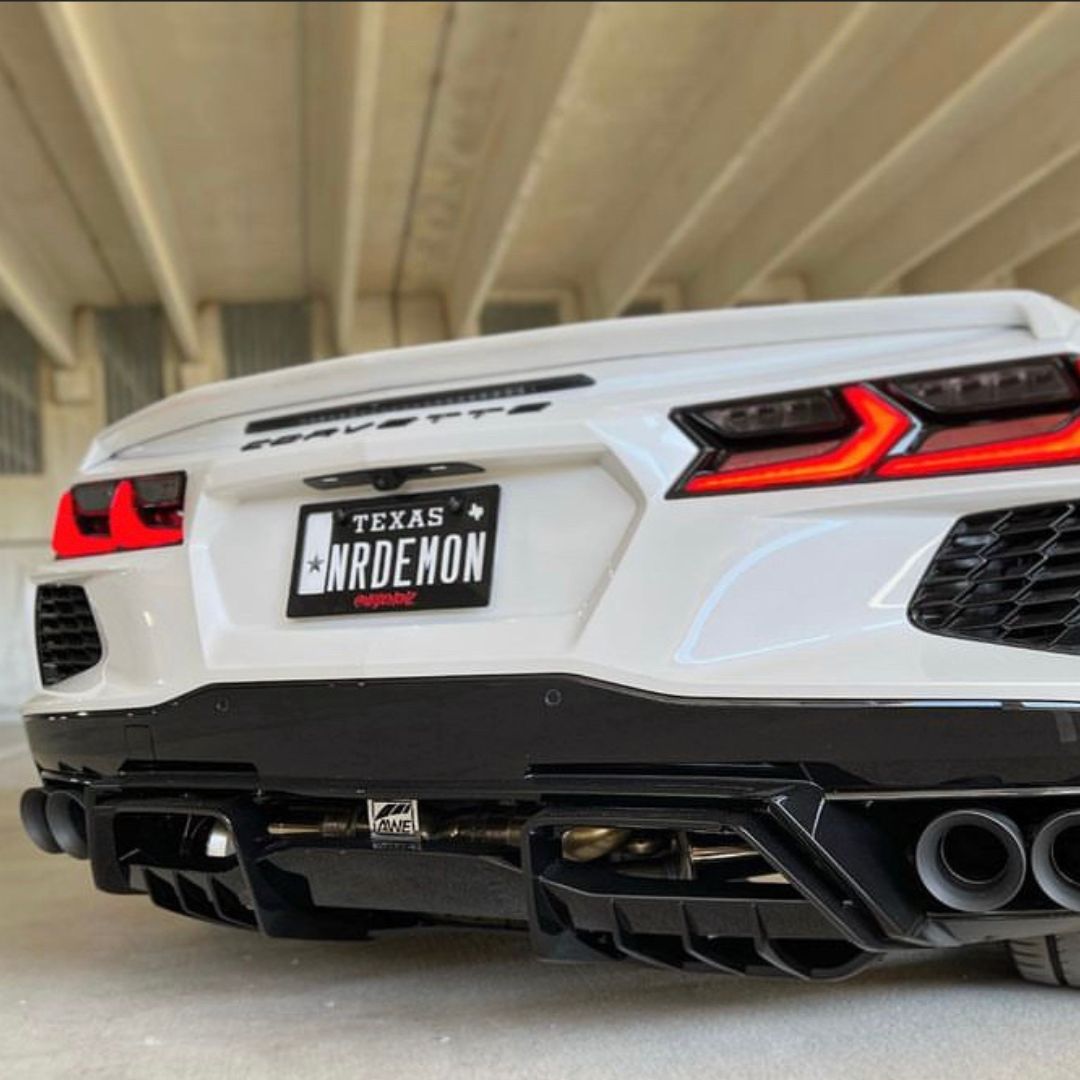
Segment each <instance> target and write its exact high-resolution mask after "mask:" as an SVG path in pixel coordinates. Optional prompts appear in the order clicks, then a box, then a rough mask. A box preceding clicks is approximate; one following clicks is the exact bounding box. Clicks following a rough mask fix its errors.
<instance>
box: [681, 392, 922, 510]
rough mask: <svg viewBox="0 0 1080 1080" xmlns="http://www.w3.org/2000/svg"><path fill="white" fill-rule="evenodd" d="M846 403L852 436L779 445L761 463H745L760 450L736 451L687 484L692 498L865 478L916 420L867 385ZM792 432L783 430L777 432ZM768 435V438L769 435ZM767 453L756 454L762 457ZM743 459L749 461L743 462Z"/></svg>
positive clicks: (847, 397) (849, 394)
mask: <svg viewBox="0 0 1080 1080" xmlns="http://www.w3.org/2000/svg"><path fill="white" fill-rule="evenodd" d="M842 396H843V400H844V403H845V404H846V405H847V407H848V408H849V409H850V410H851V414H852V425H851V431H850V434H846V435H841V436H840V437H837V438H834V440H833V441H832V445H829V446H828V447H827V448H821V446H820V440H821V436H820V435H816V436H814V443H813V444H811V446H809V447H808V446H807V443H806V441H805V438H804V439H802V440H800V441H799V442H795V443H789V444H788V445H787V446H784V447H781V446H777V447H775V448H774V450H775V451H779V452H780V456H779V457H773V458H772V459H771V460H769V461H759V463H758V464H749V463H745V464H743V460H744V459H746V458H748V457H754V456H755V452H754V451H750V452H746V451H743V452H742V453H740V452H739V451H737V450H736V451H733V452H732V453H730V454H729V455H728V457H726V458H725V459H724V460H723V461H721V462H719V463H718V465H717V467H716V468H715V469H714V470H712V471H710V472H704V473H699V474H698V475H697V476H692V477H690V478H689V480H687V482H686V486H685V491H686V493H687V494H688V495H705V494H710V493H715V492H720V491H760V490H761V489H763V488H774V487H792V486H795V485H801V484H834V483H836V482H838V481H841V480H854V479H857V478H858V477H860V476H863V475H864V474H865V473H866V472H867V471H868V470H869V469H870V468H871V467H872V466H873V465H874V464H876V463H877V462H878V461H880V460H881V459H882V458H883V457H884V456H885V454H886V453H887V452H888V451H889V449H890V448H891V447H893V446H895V445H896V442H897V440H898V439H900V437H901V436H903V435H904V434H905V432H907V430H908V429H909V428H910V427H911V421H910V420H909V419H908V418H907V416H905V415H904V413H903V412H902V411H901V410H900V409H898V408H897V407H896V406H895V405H892V404H890V403H889V402H888V401H886V400H885V399H884V398H882V397H879V396H878V395H877V394H876V393H874V391H872V390H869V389H867V388H866V387H864V386H848V387H845V388H844V390H843V391H842ZM782 433H783V434H788V433H787V432H781V431H778V432H777V434H778V435H780V434H782ZM762 437H764V438H768V436H767V435H766V434H765V433H762ZM761 453H762V452H761V451H760V450H759V451H757V452H756V454H757V456H758V457H759V458H760V455H761ZM741 459H743V460H741Z"/></svg>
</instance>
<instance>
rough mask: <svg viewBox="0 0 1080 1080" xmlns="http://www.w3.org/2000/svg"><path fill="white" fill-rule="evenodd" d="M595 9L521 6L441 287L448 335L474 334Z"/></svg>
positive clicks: (575, 0)
mask: <svg viewBox="0 0 1080 1080" xmlns="http://www.w3.org/2000/svg"><path fill="white" fill-rule="evenodd" d="M600 10H601V7H600V5H598V4H595V3H591V2H590V3H586V2H582V0H571V2H558V0H536V2H535V3H530V4H527V5H523V11H522V25H521V28H520V29H519V31H518V35H517V38H516V41H515V45H514V47H513V54H512V56H511V57H510V58H509V60H508V62H507V65H506V70H507V72H508V75H509V78H508V80H507V83H506V85H505V87H504V90H503V93H502V100H501V101H500V103H499V105H498V110H497V112H496V115H495V118H494V120H493V123H492V128H491V130H490V131H489V133H488V140H487V147H486V150H485V153H484V155H483V157H482V159H481V161H480V162H479V164H478V165H477V168H476V170H475V173H474V176H475V179H474V181H473V184H472V189H471V191H470V193H469V197H468V200H467V202H466V210H465V217H464V227H463V229H462V232H461V236H460V240H459V242H458V247H457V252H456V256H455V259H454V267H453V270H452V272H451V275H450V279H449V282H448V288H447V308H448V314H449V324H450V333H451V335H452V336H454V337H461V336H463V335H465V334H469V333H472V332H474V331H475V327H476V320H477V317H478V315H479V313H480V308H481V306H482V305H483V303H484V297H485V296H486V295H487V293H488V291H489V290H490V288H491V285H492V283H493V282H494V281H495V278H496V275H497V274H498V272H499V268H500V266H501V264H502V260H503V257H504V255H505V254H506V250H507V248H508V247H509V244H510V241H511V239H512V237H513V235H514V232H515V230H516V229H517V226H518V223H519V222H520V220H521V216H522V214H523V212H524V209H525V206H526V203H527V201H528V198H529V196H530V194H531V192H532V190H533V188H534V186H535V183H536V179H537V177H538V175H539V173H540V169H541V168H542V166H543V162H544V159H545V157H546V155H547V153H548V152H549V150H550V147H551V145H552V142H553V141H554V138H555V136H556V134H557V132H558V131H559V129H560V127H561V121H562V119H563V114H564V111H565V110H564V108H563V104H564V102H565V101H566V100H567V98H568V96H569V95H571V94H572V93H573V92H574V88H575V85H576V80H577V78H578V77H579V75H580V61H581V57H582V53H583V51H584V44H585V41H586V39H587V38H588V37H589V36H590V35H591V34H593V33H596V32H597V31H596V26H597V23H598V22H600V21H602V20H600V19H599V17H598V13H599V11H600Z"/></svg>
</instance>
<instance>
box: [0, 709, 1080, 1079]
mask: <svg viewBox="0 0 1080 1080" xmlns="http://www.w3.org/2000/svg"><path fill="white" fill-rule="evenodd" d="M20 739H21V732H19V730H18V728H17V727H14V726H8V725H0V867H2V868H3V869H2V871H0V1077H2V1078H3V1080H17V1078H23V1077H27V1078H30V1077H32V1078H33V1080H47V1078H52V1077H68V1076H71V1077H75V1076H77V1077H79V1078H81V1080H89V1078H92V1077H108V1078H109V1080H121V1078H124V1077H139V1078H140V1080H143V1078H147V1080H149V1078H152V1077H159V1076H160V1077H164V1076H183V1077H185V1080H189V1078H196V1077H213V1078H215V1080H221V1078H227V1077H253V1078H255V1077H258V1078H260V1080H262V1078H265V1077H270V1076H286V1077H289V1076H299V1077H303V1078H304V1080H316V1078H318V1077H324V1076H335V1077H336V1076H344V1075H352V1076H358V1077H368V1076H371V1077H378V1078H379V1080H394V1078H395V1077H424V1078H425V1080H428V1078H436V1077H451V1076H453V1077H469V1078H480V1077H488V1076H491V1077H499V1078H500V1080H512V1078H514V1077H526V1076H527V1077H552V1078H555V1077H558V1078H559V1080H573V1078H575V1077H589V1078H595V1077H609V1076H610V1077H618V1078H619V1080H625V1078H626V1077H628V1076H642V1075H663V1076H664V1077H665V1080H673V1078H676V1077H683V1076H686V1077H691V1076H692V1077H695V1078H700V1077H702V1076H721V1075H724V1076H726V1075H730V1076H737V1077H739V1078H740V1080H753V1078H756V1077H803V1076H805V1077H829V1078H831V1080H835V1078H842V1077H860V1078H862V1077H866V1076H868V1075H873V1076H875V1077H881V1078H889V1077H918V1078H919V1080H936V1078H938V1077H946V1076H965V1077H966V1076H975V1077H979V1078H981V1080H988V1078H994V1077H1010V1078H1014V1077H1024V1078H1025V1080H1029V1078H1034V1077H1057V1076H1061V1077H1064V1076H1066V1075H1070V1076H1071V1075H1075V1073H1076V1070H1077V1067H1078V1066H1080V1036H1078V1035H1077V1021H1076V1018H1077V1014H1078V1009H1080V997H1077V996H1075V995H1074V994H1073V993H1070V992H1068V991H1057V990H1051V989H1043V988H1040V987H1034V986H1027V985H1025V984H1023V983H1020V982H1018V981H1016V980H1014V978H1013V977H1012V975H1011V973H1010V971H1009V967H1008V963H1007V960H1006V958H1005V956H1004V955H1003V953H1002V952H1001V951H1000V950H998V949H990V950H980V951H975V952H968V953H966V954H962V955H956V954H941V955H930V956H926V957H920V958H918V959H916V960H908V961H904V962H901V963H892V964H890V965H888V966H883V967H879V968H876V969H874V970H873V971H871V972H870V973H868V974H864V975H863V976H862V977H860V978H858V979H856V980H855V981H853V982H848V983H844V984H840V985H832V986H828V985H821V986H804V985H799V984H787V983H784V984H776V983H760V982H742V981H738V980H728V979H724V978H719V977H710V976H679V975H674V974H672V975H669V974H666V973H663V972H655V971H651V970H648V969H643V968H639V967H631V966H606V967H554V966H548V965H543V964H538V963H535V962H532V961H531V960H530V957H529V950H528V946H527V944H526V942H525V941H523V940H520V939H518V938H517V937H508V936H499V935H490V934H473V933H457V932H454V933H445V934H435V935H432V934H427V935H418V936H409V937H404V938H402V937H399V938H395V939H384V940H380V941H376V942H373V943H370V944H355V945H342V944H332V943H328V944H319V943H299V944H298V943H294V942H280V941H268V940H263V939H260V938H257V937H255V936H254V935H252V934H246V933H244V932H242V931H231V930H225V929H218V928H215V927H211V926H204V925H201V924H199V923H195V922H189V921H187V920H185V919H182V918H178V917H176V916H172V915H168V914H166V913H163V912H159V911H156V910H155V909H153V908H152V907H151V906H150V905H149V903H147V902H146V901H144V900H142V899H141V898H136V897H109V896H105V895H103V894H100V893H95V892H94V891H93V889H92V887H91V885H90V881H89V876H88V873H87V868H86V865H85V864H83V863H77V862H75V861H73V860H71V859H67V858H65V857H62V856H51V857H50V856H45V855H42V854H40V853H38V852H37V850H36V849H35V848H33V847H32V846H31V844H30V842H29V841H28V840H26V839H25V838H24V837H23V835H22V832H21V828H20V826H19V824H18V821H17V816H16V799H17V796H18V792H19V791H20V790H21V788H22V787H24V786H26V784H28V783H29V782H31V781H32V779H33V773H32V769H31V767H30V764H29V761H28V760H27V758H26V756H25V754H24V753H23V752H22V751H21V749H20V742H19V740H20Z"/></svg>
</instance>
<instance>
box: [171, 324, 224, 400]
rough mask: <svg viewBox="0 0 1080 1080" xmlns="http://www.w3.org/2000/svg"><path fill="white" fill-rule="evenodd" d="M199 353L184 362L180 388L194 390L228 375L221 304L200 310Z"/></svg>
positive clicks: (181, 368) (180, 374)
mask: <svg viewBox="0 0 1080 1080" xmlns="http://www.w3.org/2000/svg"><path fill="white" fill-rule="evenodd" d="M198 326H199V356H198V359H197V360H185V361H183V362H182V363H181V365H180V371H179V376H180V377H179V380H178V389H180V390H191V389H192V388H193V387H196V386H205V385H206V384H207V383H212V382H217V381H218V380H219V379H224V378H225V376H226V375H227V374H228V364H227V362H226V358H225V339H224V337H223V336H222V332H221V305H220V304H215V303H211V304H202V305H200V307H199V311H198Z"/></svg>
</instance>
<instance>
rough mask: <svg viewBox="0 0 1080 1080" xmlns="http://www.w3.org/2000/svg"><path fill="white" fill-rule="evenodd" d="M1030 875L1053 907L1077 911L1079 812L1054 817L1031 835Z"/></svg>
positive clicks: (1079, 891) (1079, 897) (1079, 903)
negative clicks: (1031, 874)
mask: <svg viewBox="0 0 1080 1080" xmlns="http://www.w3.org/2000/svg"><path fill="white" fill-rule="evenodd" d="M1031 872H1032V873H1033V874H1034V875H1035V880H1036V882H1038V885H1039V888H1040V889H1042V891H1043V892H1044V893H1046V895H1047V896H1048V897H1049V898H1050V899H1051V900H1053V901H1054V903H1055V904H1058V905H1060V906H1061V907H1063V908H1066V909H1068V910H1069V911H1080V810H1065V811H1064V812H1062V813H1060V814H1056V815H1055V816H1054V817H1052V818H1050V819H1049V820H1048V821H1047V822H1045V824H1044V825H1043V826H1042V828H1040V829H1039V831H1038V832H1037V833H1036V834H1035V840H1034V842H1033V843H1032V845H1031Z"/></svg>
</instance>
